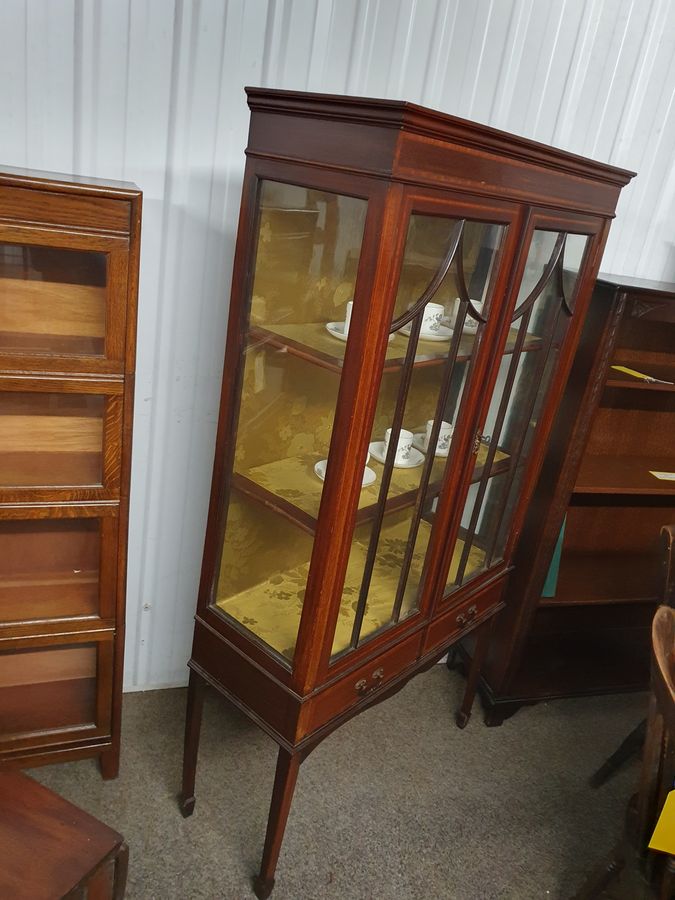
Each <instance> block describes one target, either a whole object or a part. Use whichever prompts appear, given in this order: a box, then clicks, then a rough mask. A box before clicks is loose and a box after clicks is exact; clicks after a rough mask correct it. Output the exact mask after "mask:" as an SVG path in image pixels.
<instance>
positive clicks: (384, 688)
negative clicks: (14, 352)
mask: <svg viewBox="0 0 675 900" xmlns="http://www.w3.org/2000/svg"><path fill="white" fill-rule="evenodd" d="M248 102H249V106H250V108H251V124H250V132H249V142H248V148H247V151H246V152H247V157H248V159H247V165H246V172H245V177H244V185H243V198H242V205H241V215H240V221H239V231H238V237H237V245H236V260H235V268H234V274H233V283H232V293H231V301H230V318H229V327H228V335H227V347H226V351H225V371H224V379H223V392H222V401H221V409H220V420H219V426H218V435H217V446H216V455H215V466H214V472H213V484H212V493H211V503H210V509H209V517H208V527H207V535H206V541H205V551H204V560H203V568H202V577H201V585H200V590H199V600H198V608H197V615H196V624H195V634H194V644H193V649H192V657H191V659H190V662H189V665H190V670H191V673H190V686H189V692H188V693H189V696H188V713H187V723H186V747H185V757H184V780H183V789H182V800H181V803H182V810H183V813H184V814H185V815H189V814H190V812H191V811H192V809H193V807H194V781H195V765H196V755H197V746H198V740H199V724H200V717H201V708H202V700H203V689H204V686H205V685H207V684H210V685H213V686H214V687H215V688H217V689H218V690H219V691H220V692H222V693H223V694H224V695H226V696H227V697H228V698H229V699H230V700H231V701H232V702H233V703H235V704H236V705H237V706H238V707H240V708H241V709H243V710H244V711H245V712H246V713H247V714H248V715H249V716H250V717H251V718H252V719H253V720H254V721H255V722H257V723H258V724H259V725H260V727H261V728H263V729H264V730H265V731H266V732H267V733H268V734H269V735H271V737H272V738H274V740H275V741H276V742H277V743H278V744H279V758H278V765H277V774H276V779H275V785H274V791H273V798H272V806H271V810H270V817H269V822H268V831H267V839H266V842H265V849H264V852H263V861H262V867H261V872H260V875H259V876H258V878H257V879H256V881H255V890H256V893H257V895H258V896H259V897H265V896H267V895H268V894H269V893H270V891H271V890H272V887H273V883H274V872H275V867H276V863H277V858H278V854H279V849H280V846H281V840H282V835H283V831H284V826H285V822H286V818H287V815H288V812H289V808H290V803H291V796H292V793H293V788H294V785H295V780H296V776H297V773H298V768H299V765H300V762H301V760H302V759H303V758H304V757H305V756H306V755H307V753H309V751H310V750H312V749H313V748H314V747H315V746H316V745H317V744H318V743H319V741H321V740H322V739H323V738H324V737H326V735H328V734H329V733H330V732H331V731H333V730H334V729H335V728H337V727H338V726H339V725H340V724H342V723H343V722H345V721H346V720H347V719H349V718H350V717H351V716H353V715H355V714H357V713H360V712H361V711H363V710H364V709H366V708H367V707H369V706H371V705H372V704H374V703H377V702H379V701H380V700H383V699H384V698H385V697H388V696H389V695H391V694H393V693H394V692H395V691H397V690H398V689H400V688H401V687H402V686H403V685H404V684H405V682H406V681H407V680H408V679H410V678H411V677H412V676H413V675H414V674H416V673H417V672H420V671H421V670H423V669H425V668H427V667H429V666H430V665H432V664H433V663H434V662H436V661H437V660H438V659H439V658H440V657H441V656H442V655H443V654H444V653H445V652H446V650H447V649H448V647H449V646H450V645H451V644H453V643H454V642H455V641H457V640H458V639H459V638H460V637H462V636H463V635H464V634H466V633H467V632H469V631H471V630H473V629H476V630H478V631H480V634H481V645H482V646H485V644H486V638H487V635H488V626H489V625H490V624H491V620H492V617H493V616H494V614H495V613H496V612H497V611H498V610H499V609H500V608H501V606H502V594H503V591H504V586H505V584H506V579H507V576H508V573H509V571H510V569H511V564H512V563H511V561H512V552H513V547H514V544H515V540H516V538H517V535H518V532H519V529H520V524H521V521H522V518H523V513H524V510H525V508H526V506H527V502H528V498H529V495H530V493H531V491H532V488H533V486H534V482H535V479H536V476H537V473H538V470H539V465H540V462H541V458H542V455H543V451H544V448H545V443H546V438H547V434H548V431H549V427H550V424H551V420H552V417H553V413H554V411H555V407H556V404H557V401H558V398H559V396H560V393H561V389H562V387H563V385H564V381H565V378H566V376H567V372H568V369H569V365H570V362H571V359H572V356H573V353H574V349H575V346H576V342H577V338H578V335H579V331H580V327H581V324H582V321H583V317H584V313H585V310H586V306H587V303H588V300H589V297H590V291H591V287H592V284H593V281H594V279H595V276H596V273H597V268H598V265H599V262H600V257H601V255H602V250H603V246H604V243H605V239H606V236H607V231H608V228H609V222H610V219H611V217H612V216H613V214H614V208H615V204H616V201H617V199H618V196H619V192H620V190H621V187H622V186H623V185H625V184H626V183H627V182H628V181H629V179H630V177H631V175H632V173H630V172H625V171H622V170H618V169H614V168H609V167H607V166H604V165H601V164H599V163H596V162H592V161H589V160H586V159H582V158H580V157H576V156H572V155H570V154H567V153H562V152H559V151H557V150H552V149H551V148H549V147H546V146H543V145H540V144H535V143H532V142H529V141H527V140H523V139H521V138H517V137H513V136H511V135H508V134H504V133H501V132H498V131H495V130H492V129H490V128H486V127H483V126H480V125H475V124H472V123H470V122H465V121H463V120H460V119H456V118H453V117H451V116H447V115H442V114H440V113H437V112H434V111H432V110H427V109H424V108H422V107H418V106H414V105H412V104H408V103H404V102H394V101H386V100H368V99H361V98H353V97H337V96H326V95H317V94H303V93H289V92H284V91H275V90H263V89H249V90H248ZM475 669H477V667H475ZM475 674H476V672H475V671H474V673H473V680H474V681H475ZM472 690H473V689H472V686H471V685H469V690H468V695H467V698H466V700H465V705H464V707H463V710H462V716H463V719H464V720H465V719H466V717H467V715H468V709H469V708H470V700H471V694H472Z"/></svg>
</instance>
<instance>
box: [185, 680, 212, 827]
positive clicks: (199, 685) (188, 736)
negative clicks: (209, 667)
mask: <svg viewBox="0 0 675 900" xmlns="http://www.w3.org/2000/svg"><path fill="white" fill-rule="evenodd" d="M205 688H206V682H205V681H204V679H203V678H200V676H199V675H197V674H196V673H195V672H192V671H190V681H189V684H188V698H187V710H186V713H185V746H184V749H183V787H182V789H181V793H180V798H179V803H180V811H181V813H182V814H183V818H185V819H186V818H187V817H188V816H191V815H192V813H193V812H194V808H195V773H196V771H197V753H198V752H199V732H200V730H201V725H202V708H203V706H204V690H205Z"/></svg>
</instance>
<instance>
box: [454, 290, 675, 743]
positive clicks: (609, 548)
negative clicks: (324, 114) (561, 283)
mask: <svg viewBox="0 0 675 900" xmlns="http://www.w3.org/2000/svg"><path fill="white" fill-rule="evenodd" d="M673 523H675V284H668V283H664V282H658V281H649V280H645V279H639V278H626V277H613V276H611V275H602V276H601V277H600V278H599V279H598V282H597V284H596V287H595V290H594V292H593V299H592V302H591V307H590V311H589V315H588V316H587V318H586V323H585V326H584V329H583V333H582V337H581V341H580V347H579V352H578V353H577V355H576V358H575V360H574V365H573V367H572V371H571V373H570V377H569V381H568V384H567V387H566V389H565V394H564V397H563V401H562V403H561V405H560V407H559V411H558V414H557V416H556V420H555V422H554V426H553V430H552V435H551V440H550V446H549V450H548V452H547V454H546V458H545V460H544V464H543V467H542V471H541V476H540V478H539V481H538V484H537V488H536V490H535V492H534V495H533V502H532V503H531V504H530V507H529V511H528V514H527V517H526V519H525V524H524V529H523V533H522V538H521V544H520V547H519V548H518V550H517V554H516V557H515V562H516V570H515V571H514V573H513V576H512V578H511V580H510V583H509V586H508V590H507V594H506V597H505V599H506V601H507V611H506V612H505V614H504V615H503V616H502V618H501V627H500V629H499V633H498V635H497V636H496V639H495V640H494V641H493V642H492V644H491V646H490V650H489V655H488V658H487V660H486V661H485V665H484V667H483V672H482V676H481V694H482V697H483V702H484V705H485V706H486V710H487V717H486V721H487V722H488V724H490V725H499V724H501V723H502V722H503V720H504V719H505V718H507V717H508V716H510V715H512V714H513V713H514V712H516V711H517V710H518V709H519V707H520V706H522V705H523V704H524V703H533V702H535V701H537V700H544V699H551V698H553V697H568V696H576V695H583V694H600V693H612V692H616V691H630V690H646V689H647V687H648V685H649V659H650V627H651V621H652V618H653V616H654V611H655V608H656V605H657V604H658V603H659V602H660V600H661V598H662V596H663V565H662V562H661V538H660V533H661V529H662V527H663V526H665V525H671V524H673ZM563 525H564V530H563V534H562V536H560V533H561V529H562V528H563ZM556 544H558V545H559V552H558V554H556V553H555V547H556ZM552 560H553V563H552ZM547 573H548V574H549V578H548V579H547ZM461 649H462V653H461V655H462V656H463V657H464V659H465V661H466V660H468V659H469V658H470V656H471V653H472V650H471V642H470V641H467V642H466V643H465V644H463V645H462V648H461Z"/></svg>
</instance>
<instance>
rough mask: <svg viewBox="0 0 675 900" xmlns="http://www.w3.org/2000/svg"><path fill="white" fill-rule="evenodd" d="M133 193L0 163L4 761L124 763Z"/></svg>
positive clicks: (109, 769)
mask: <svg viewBox="0 0 675 900" xmlns="http://www.w3.org/2000/svg"><path fill="white" fill-rule="evenodd" d="M140 215H141V194H140V192H139V191H138V190H137V189H136V188H135V187H134V186H133V185H126V184H110V185H107V184H104V183H102V182H98V181H95V180H86V179H79V178H67V179H66V178H65V177H63V176H54V177H51V176H48V175H46V174H44V173H35V172H29V171H23V170H15V169H12V170H8V169H0V423H1V424H0V765H2V766H5V767H6V766H10V767H12V766H28V765H30V766H33V765H39V764H41V763H46V762H53V761H55V760H59V761H60V760H66V759H71V758H79V757H82V756H88V755H100V759H101V770H102V773H103V775H104V777H113V776H114V775H116V774H117V770H118V765H119V743H120V710H121V691H122V661H123V649H124V590H125V577H126V534H127V521H128V514H129V473H130V464H131V424H132V415H133V391H134V358H135V333H136V294H137V282H138V254H139V240H140Z"/></svg>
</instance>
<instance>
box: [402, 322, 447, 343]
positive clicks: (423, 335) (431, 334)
mask: <svg viewBox="0 0 675 900" xmlns="http://www.w3.org/2000/svg"><path fill="white" fill-rule="evenodd" d="M411 331H412V322H409V323H408V324H407V325H404V326H403V328H401V329H400V332H401V334H404V335H405V336H406V337H410V332H411ZM451 337H452V328H450V327H449V326H448V325H439V326H438V331H420V340H421V341H449V340H450V338H451Z"/></svg>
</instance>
